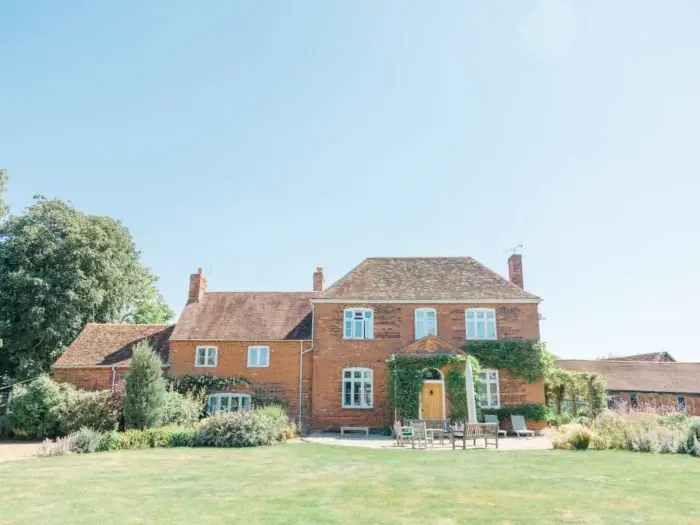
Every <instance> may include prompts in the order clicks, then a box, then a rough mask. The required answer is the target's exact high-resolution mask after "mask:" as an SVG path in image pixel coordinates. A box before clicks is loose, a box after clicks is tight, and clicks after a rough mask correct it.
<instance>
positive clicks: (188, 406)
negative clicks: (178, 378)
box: [163, 391, 204, 425]
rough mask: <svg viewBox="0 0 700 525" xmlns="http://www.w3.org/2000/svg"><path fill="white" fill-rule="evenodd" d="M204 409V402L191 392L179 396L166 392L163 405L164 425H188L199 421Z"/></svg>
mask: <svg viewBox="0 0 700 525" xmlns="http://www.w3.org/2000/svg"><path fill="white" fill-rule="evenodd" d="M203 407H204V400H203V399H202V397H201V396H200V395H196V394H194V393H193V392H189V393H187V394H184V395H183V394H180V393H178V392H175V391H173V392H166V393H165V403H164V405H163V424H164V425H188V424H191V423H194V422H196V421H197V420H199V416H200V415H201V413H202V408H203Z"/></svg>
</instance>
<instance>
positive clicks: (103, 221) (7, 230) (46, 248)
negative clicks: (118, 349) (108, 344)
mask: <svg viewBox="0 0 700 525" xmlns="http://www.w3.org/2000/svg"><path fill="white" fill-rule="evenodd" d="M5 180H6V174H5ZM1 186H2V179H0V190H1ZM0 193H1V191H0ZM155 282H156V278H155V277H154V276H153V275H152V274H151V272H150V271H149V270H148V269H147V268H146V267H144V266H143V265H142V264H141V263H140V261H139V252H138V251H137V250H136V246H135V245H134V242H133V239H132V237H131V234H130V233H129V231H128V230H127V229H126V228H125V227H124V226H122V225H121V224H120V223H119V222H118V221H116V220H114V219H111V218H108V217H101V216H96V215H88V214H85V213H82V212H80V211H78V210H76V209H75V208H74V207H73V206H71V205H70V204H68V203H66V202H64V201H61V200H47V199H45V198H43V197H36V198H35V202H34V203H33V204H32V205H31V206H29V207H28V208H27V209H26V210H25V211H24V213H23V214H21V215H18V216H9V217H8V218H7V220H6V221H4V222H2V223H0V297H2V301H0V340H2V348H0V376H2V375H3V374H4V375H7V376H9V377H12V378H13V379H16V380H17V379H24V378H29V377H33V376H35V375H37V374H38V373H40V372H48V371H49V370H50V367H51V365H52V363H53V362H54V361H55V360H56V359H57V358H58V357H59V356H60V355H61V353H62V352H63V350H64V349H65V348H66V346H67V345H69V344H70V343H71V342H72V341H73V339H75V337H76V336H77V335H78V332H79V331H80V330H81V329H82V328H83V326H85V324H86V323H89V322H97V323H109V322H153V323H162V322H165V321H167V320H168V319H170V318H171V317H172V314H173V313H172V311H171V310H170V308H168V307H167V305H165V304H164V302H163V300H162V297H160V294H158V292H157V290H156V289H155Z"/></svg>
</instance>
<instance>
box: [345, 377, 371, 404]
mask: <svg viewBox="0 0 700 525" xmlns="http://www.w3.org/2000/svg"><path fill="white" fill-rule="evenodd" d="M373 387H374V385H373V380H372V370H370V369H369V368H345V369H344V370H343V408H372V401H373V397H374V396H373Z"/></svg>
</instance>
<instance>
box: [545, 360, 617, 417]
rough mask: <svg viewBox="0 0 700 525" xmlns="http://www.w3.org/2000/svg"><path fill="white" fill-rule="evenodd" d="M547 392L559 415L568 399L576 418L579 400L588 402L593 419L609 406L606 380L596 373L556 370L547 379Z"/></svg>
mask: <svg viewBox="0 0 700 525" xmlns="http://www.w3.org/2000/svg"><path fill="white" fill-rule="evenodd" d="M545 391H546V394H547V399H548V400H549V402H550V403H551V404H552V406H553V407H554V410H555V411H556V413H557V414H561V413H562V410H561V407H562V403H563V401H564V399H566V398H568V399H569V403H570V405H571V411H572V414H573V415H574V416H576V415H577V408H576V400H577V399H578V400H583V401H585V402H586V404H587V405H588V408H589V414H590V415H591V416H592V417H597V416H598V414H600V413H601V412H602V411H603V410H604V409H605V407H606V406H607V395H606V385H605V379H603V376H601V375H600V374H597V373H595V372H574V371H571V370H564V369H561V368H555V369H554V370H552V371H551V372H550V373H549V374H547V377H546V378H545Z"/></svg>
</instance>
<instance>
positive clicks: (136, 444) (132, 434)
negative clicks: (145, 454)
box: [121, 428, 148, 450]
mask: <svg viewBox="0 0 700 525" xmlns="http://www.w3.org/2000/svg"><path fill="white" fill-rule="evenodd" d="M121 436H122V446H123V447H124V450H132V449H138V448H148V436H147V435H146V431H145V430H140V429H137V428H130V429H128V430H125V431H124V432H122V434H121Z"/></svg>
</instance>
